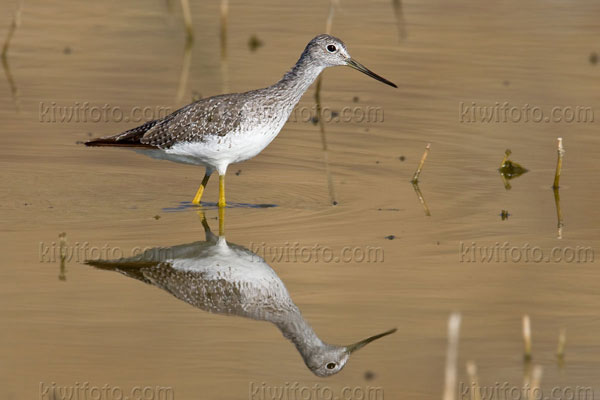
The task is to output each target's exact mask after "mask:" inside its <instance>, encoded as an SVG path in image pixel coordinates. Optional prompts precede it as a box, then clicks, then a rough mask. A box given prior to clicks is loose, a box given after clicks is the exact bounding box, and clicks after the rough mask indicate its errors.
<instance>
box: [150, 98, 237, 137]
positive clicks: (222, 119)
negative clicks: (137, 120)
mask: <svg viewBox="0 0 600 400" xmlns="http://www.w3.org/2000/svg"><path fill="white" fill-rule="evenodd" d="M243 108H244V97H243V96H240V95H239V94H238V93H234V94H226V95H221V96H215V97H210V98H207V99H201V100H198V101H197V102H195V103H192V104H189V105H187V106H185V107H183V108H181V109H179V110H178V111H175V112H174V113H173V114H171V115H169V116H167V117H166V118H165V119H164V120H163V121H161V122H159V123H157V124H156V125H154V126H153V127H152V128H150V129H149V130H148V131H147V132H146V133H145V134H144V136H143V137H142V138H141V143H143V144H147V145H151V146H156V147H159V148H163V149H165V148H170V147H172V146H173V145H175V144H176V143H183V142H203V141H205V140H206V138H207V137H208V136H213V135H214V136H225V135H226V134H227V133H229V132H233V131H236V130H237V129H239V128H240V125H241V123H242V117H243Z"/></svg>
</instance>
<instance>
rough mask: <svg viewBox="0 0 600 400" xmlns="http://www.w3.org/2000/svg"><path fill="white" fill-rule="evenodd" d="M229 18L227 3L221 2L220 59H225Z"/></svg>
mask: <svg viewBox="0 0 600 400" xmlns="http://www.w3.org/2000/svg"><path fill="white" fill-rule="evenodd" d="M228 16H229V1H228V0H221V58H222V59H224V58H226V57H227V18H228Z"/></svg>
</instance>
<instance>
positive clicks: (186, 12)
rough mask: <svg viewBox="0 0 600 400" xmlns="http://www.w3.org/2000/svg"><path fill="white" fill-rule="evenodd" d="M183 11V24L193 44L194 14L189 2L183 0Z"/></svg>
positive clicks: (188, 38)
mask: <svg viewBox="0 0 600 400" xmlns="http://www.w3.org/2000/svg"><path fill="white" fill-rule="evenodd" d="M181 11H182V13H183V23H184V24H185V32H186V35H187V40H188V41H189V42H191V41H193V40H194V28H193V27H192V12H191V10H190V1H189V0H181Z"/></svg>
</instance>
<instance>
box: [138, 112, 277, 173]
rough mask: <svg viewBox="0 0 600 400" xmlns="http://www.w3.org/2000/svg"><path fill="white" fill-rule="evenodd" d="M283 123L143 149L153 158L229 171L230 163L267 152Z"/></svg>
mask: <svg viewBox="0 0 600 400" xmlns="http://www.w3.org/2000/svg"><path fill="white" fill-rule="evenodd" d="M282 127H283V124H277V125H275V126H270V127H268V128H267V129H265V127H264V126H263V127H262V128H261V129H260V130H259V129H257V130H254V131H244V132H232V133H229V134H227V135H226V136H216V135H214V136H213V135H210V136H207V137H206V138H205V140H204V141H203V142H193V143H192V142H185V143H178V144H176V145H174V146H173V147H171V148H169V149H143V150H138V151H139V152H141V153H143V154H145V155H148V156H150V157H152V158H158V159H163V160H169V161H175V162H180V163H184V164H194V165H204V166H206V167H207V168H210V169H213V170H217V172H218V173H219V174H220V175H222V174H225V172H226V170H227V166H228V165H229V164H232V163H236V162H241V161H245V160H248V159H250V158H252V157H254V156H256V155H257V154H258V153H260V152H261V151H263V149H264V148H265V147H267V146H268V145H269V143H271V142H272V141H273V139H275V137H277V134H278V133H279V131H280V130H281V128H282Z"/></svg>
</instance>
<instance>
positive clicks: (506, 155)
mask: <svg viewBox="0 0 600 400" xmlns="http://www.w3.org/2000/svg"><path fill="white" fill-rule="evenodd" d="M511 153H512V151H510V149H506V151H505V152H504V158H503V159H502V162H501V163H500V169H502V168H503V167H504V163H505V162H506V160H508V157H510V155H511Z"/></svg>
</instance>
